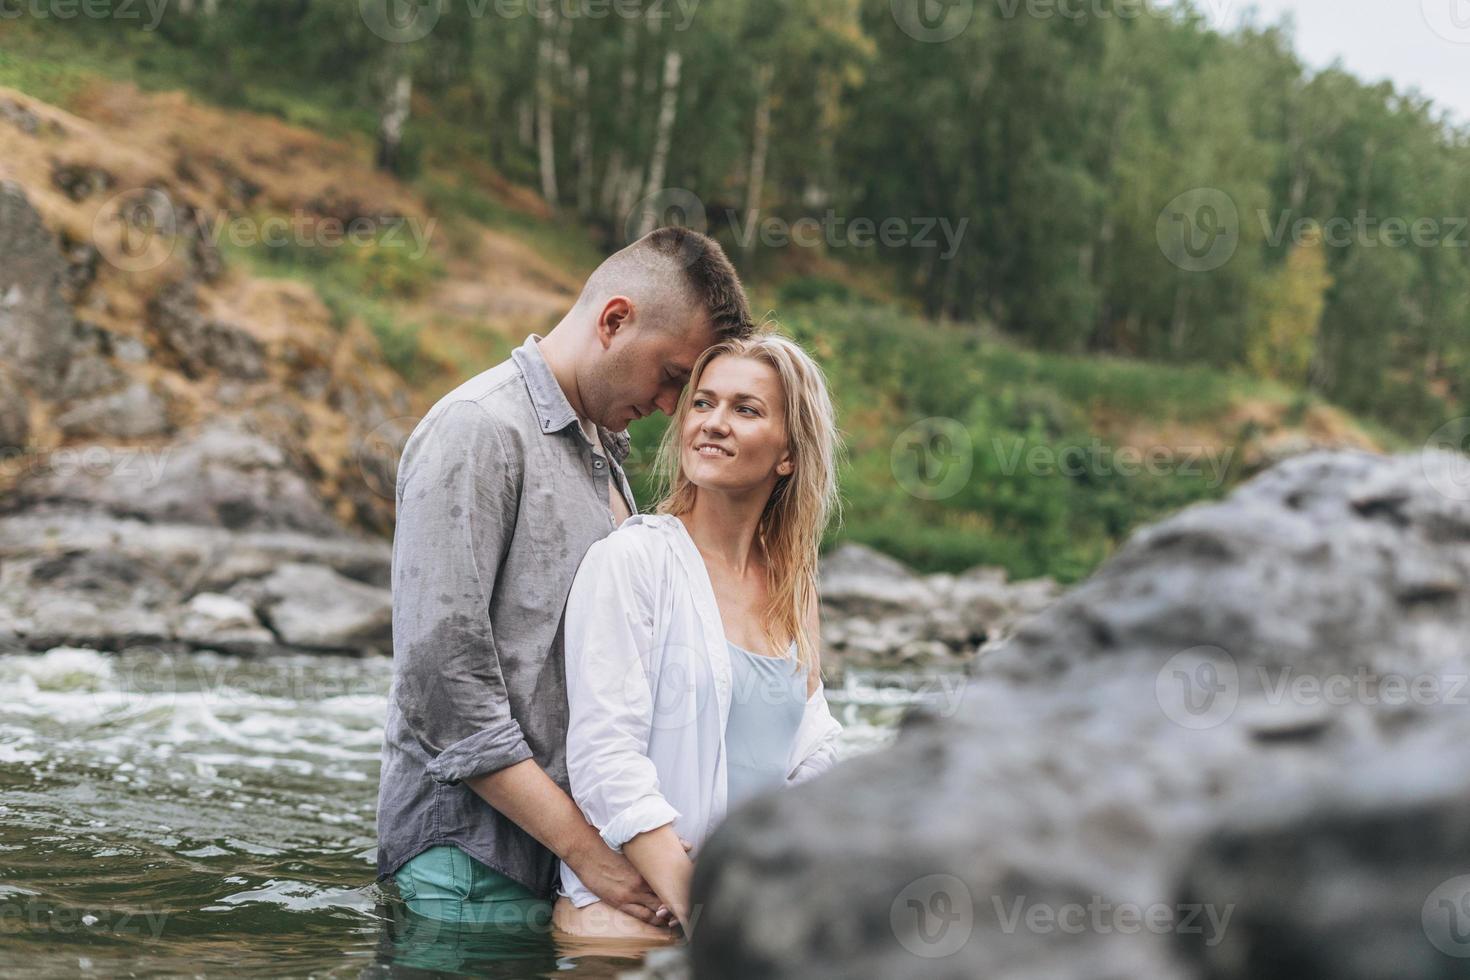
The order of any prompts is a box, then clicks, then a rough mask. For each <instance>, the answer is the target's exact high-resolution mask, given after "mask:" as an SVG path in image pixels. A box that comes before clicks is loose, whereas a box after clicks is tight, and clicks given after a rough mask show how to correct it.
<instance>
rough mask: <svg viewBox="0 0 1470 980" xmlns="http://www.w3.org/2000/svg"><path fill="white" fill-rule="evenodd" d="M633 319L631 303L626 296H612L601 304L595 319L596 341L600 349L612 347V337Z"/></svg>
mask: <svg viewBox="0 0 1470 980" xmlns="http://www.w3.org/2000/svg"><path fill="white" fill-rule="evenodd" d="M632 319H633V301H632V300H631V299H629V298H628V297H626V296H613V297H611V298H609V299H608V301H607V302H606V303H604V304H602V313H601V314H599V315H598V317H597V341H598V343H600V344H602V349H603V350H607V348H608V347H609V346H611V345H612V341H613V337H614V336H615V335H616V334H617V332H618V331H619V330H622V329H623V328H624V327H626V326H627V325H628V324H629V323H631V322H632Z"/></svg>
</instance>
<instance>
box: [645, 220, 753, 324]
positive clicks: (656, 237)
mask: <svg viewBox="0 0 1470 980" xmlns="http://www.w3.org/2000/svg"><path fill="white" fill-rule="evenodd" d="M624 251H625V252H627V253H629V257H630V258H635V259H640V260H646V259H647V258H648V257H649V256H650V253H651V254H652V255H658V256H662V257H664V258H666V259H668V260H669V266H668V267H669V268H670V269H671V270H672V269H673V268H674V267H677V268H678V269H679V270H681V271H682V276H683V280H684V281H683V286H684V288H685V291H686V292H687V294H688V295H689V296H690V298H692V299H693V300H694V301H695V302H696V303H697V304H698V305H699V306H700V307H702V308H703V310H704V312H705V313H706V314H708V316H709V322H710V328H711V330H713V332H714V336H715V343H719V342H720V341H722V340H729V339H732V338H742V339H743V338H745V337H749V336H750V335H751V334H752V333H754V332H755V322H754V320H753V319H752V318H751V315H750V303H749V301H748V300H747V299H746V298H745V287H744V286H742V285H741V283H740V275H739V273H737V272H736V271H735V266H734V265H733V264H731V262H730V259H729V257H728V256H726V255H725V250H724V249H722V248H721V247H720V243H719V242H717V241H715V240H714V239H713V238H710V237H709V236H708V235H703V234H701V233H699V232H697V231H693V230H691V229H689V228H680V227H677V226H673V227H668V228H659V229H657V230H656V231H652V232H649V233H648V234H647V235H644V236H643V237H642V238H640V239H638V240H637V241H636V242H634V243H633V244H632V245H629V246H628V247H627V249H625V250H624ZM640 253H641V254H640ZM660 264H662V263H660ZM675 274H678V273H675Z"/></svg>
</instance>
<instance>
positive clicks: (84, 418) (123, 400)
mask: <svg viewBox="0 0 1470 980" xmlns="http://www.w3.org/2000/svg"><path fill="white" fill-rule="evenodd" d="M119 376H120V375H119ZM56 427H57V428H59V429H60V430H61V431H62V432H65V433H66V434H67V435H69V436H83V437H85V436H101V437H110V438H114V439H141V438H144V437H146V436H156V435H162V434H164V433H166V432H168V431H169V429H170V425H169V421H168V408H167V406H166V405H165V404H164V401H163V398H161V397H160V396H159V394H158V393H157V392H155V391H154V390H153V389H152V388H151V387H150V386H149V385H147V384H145V383H143V382H141V381H136V382H134V383H133V384H130V385H128V386H127V387H126V388H124V389H123V390H122V391H116V392H113V393H112V394H108V395H100V396H98V397H96V398H88V399H85V400H83V401H80V402H77V403H75V404H74V405H72V406H71V407H70V408H68V409H67V410H66V411H64V412H62V413H61V414H60V415H58V416H57V417H56Z"/></svg>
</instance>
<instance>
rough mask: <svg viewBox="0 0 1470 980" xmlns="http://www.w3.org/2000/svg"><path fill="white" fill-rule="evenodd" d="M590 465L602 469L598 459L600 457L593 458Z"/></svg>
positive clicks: (600, 461)
mask: <svg viewBox="0 0 1470 980" xmlns="http://www.w3.org/2000/svg"><path fill="white" fill-rule="evenodd" d="M592 465H593V466H595V467H597V468H598V469H599V470H600V469H602V460H600V459H594V460H593V461H592Z"/></svg>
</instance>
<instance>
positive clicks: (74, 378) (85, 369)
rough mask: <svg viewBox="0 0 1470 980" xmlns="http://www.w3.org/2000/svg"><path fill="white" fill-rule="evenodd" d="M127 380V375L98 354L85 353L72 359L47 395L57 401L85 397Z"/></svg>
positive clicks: (119, 384)
mask: <svg viewBox="0 0 1470 980" xmlns="http://www.w3.org/2000/svg"><path fill="white" fill-rule="evenodd" d="M126 381H127V375H125V374H123V373H122V371H120V370H118V368H117V366H116V365H114V364H113V363H112V362H111V361H109V360H107V359H106V358H104V357H102V356H101V355H100V354H93V353H87V354H83V355H81V356H79V357H75V358H73V359H72V362H71V363H70V364H68V365H67V367H66V374H65V375H64V376H63V377H62V379H61V384H60V386H59V387H58V388H57V389H56V390H55V391H54V392H48V395H49V396H50V397H52V398H54V399H56V400H58V401H71V400H73V399H76V398H85V397H87V396H89V395H95V394H98V393H99V392H105V391H112V390H114V389H116V388H119V387H121V386H122V384H123V383H124V382H126Z"/></svg>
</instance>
